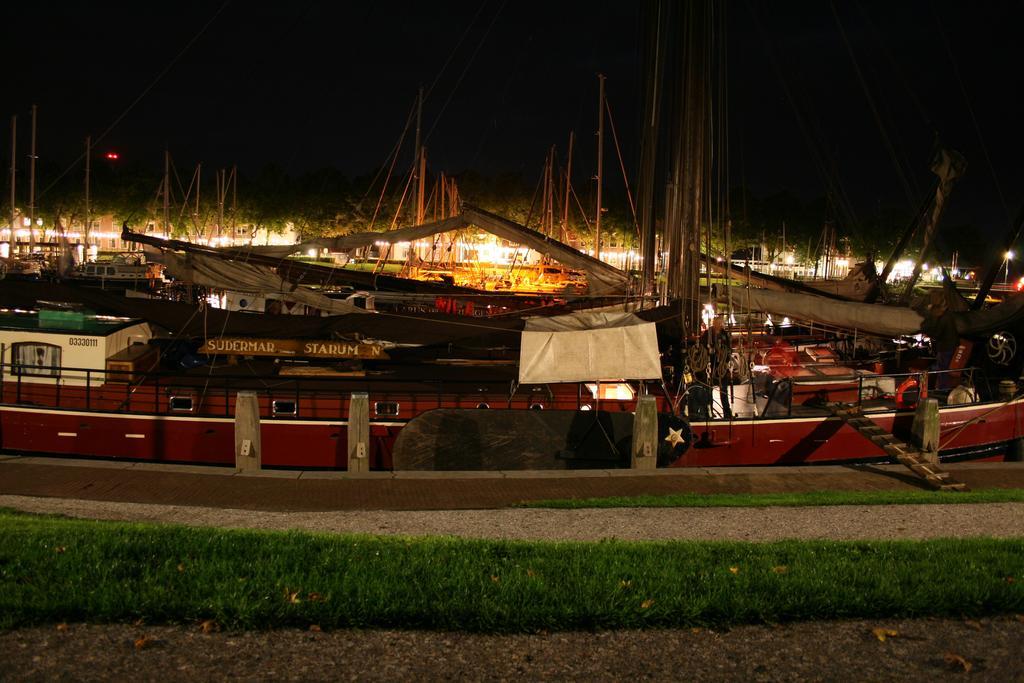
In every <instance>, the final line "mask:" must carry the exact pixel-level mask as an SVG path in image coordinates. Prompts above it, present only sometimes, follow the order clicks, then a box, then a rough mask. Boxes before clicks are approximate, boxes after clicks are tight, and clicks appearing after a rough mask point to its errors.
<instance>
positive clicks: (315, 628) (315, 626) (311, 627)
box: [309, 624, 322, 633]
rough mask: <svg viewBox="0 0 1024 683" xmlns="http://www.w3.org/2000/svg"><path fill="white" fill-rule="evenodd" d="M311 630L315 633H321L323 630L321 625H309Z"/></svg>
mask: <svg viewBox="0 0 1024 683" xmlns="http://www.w3.org/2000/svg"><path fill="white" fill-rule="evenodd" d="M309 630H310V631H312V632H313V633H320V631H321V630H322V629H321V628H320V624H310V625H309Z"/></svg>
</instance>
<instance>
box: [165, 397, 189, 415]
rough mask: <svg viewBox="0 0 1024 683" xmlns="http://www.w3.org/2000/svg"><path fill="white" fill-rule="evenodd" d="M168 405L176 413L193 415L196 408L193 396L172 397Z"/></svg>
mask: <svg viewBox="0 0 1024 683" xmlns="http://www.w3.org/2000/svg"><path fill="white" fill-rule="evenodd" d="M167 404H168V406H170V409H171V410H172V411H173V412H175V413H191V412H192V410H193V408H194V406H193V402H192V397H191V396H171V397H170V398H169V399H168V401H167Z"/></svg>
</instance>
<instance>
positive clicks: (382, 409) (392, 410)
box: [373, 401, 398, 417]
mask: <svg viewBox="0 0 1024 683" xmlns="http://www.w3.org/2000/svg"><path fill="white" fill-rule="evenodd" d="M373 412H374V413H375V414H376V415H377V416H378V417H379V416H382V415H383V416H385V417H398V404H397V403H395V402H393V401H377V402H376V403H374V404H373Z"/></svg>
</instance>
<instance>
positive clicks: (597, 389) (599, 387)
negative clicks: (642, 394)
mask: <svg viewBox="0 0 1024 683" xmlns="http://www.w3.org/2000/svg"><path fill="white" fill-rule="evenodd" d="M586 387H587V390H588V391H590V396H591V398H595V399H600V400H602V401H603V400H610V401H631V400H633V398H635V397H636V392H634V391H633V387H631V386H629V385H628V384H626V383H625V382H608V383H602V384H596V383H595V384H587V385H586Z"/></svg>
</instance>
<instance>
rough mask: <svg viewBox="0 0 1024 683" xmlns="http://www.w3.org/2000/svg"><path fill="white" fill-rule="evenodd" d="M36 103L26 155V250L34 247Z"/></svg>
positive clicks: (33, 249) (31, 249) (33, 108)
mask: <svg viewBox="0 0 1024 683" xmlns="http://www.w3.org/2000/svg"><path fill="white" fill-rule="evenodd" d="M35 230H36V105H34V104H33V105H32V147H31V148H30V151H29V155H28V250H29V253H31V252H33V251H35V247H36V233H35Z"/></svg>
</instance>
